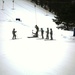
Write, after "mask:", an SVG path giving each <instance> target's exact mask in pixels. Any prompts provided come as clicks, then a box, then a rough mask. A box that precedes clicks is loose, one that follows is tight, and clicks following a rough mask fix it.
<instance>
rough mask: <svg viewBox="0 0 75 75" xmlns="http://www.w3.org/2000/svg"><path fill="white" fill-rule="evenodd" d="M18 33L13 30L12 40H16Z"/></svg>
mask: <svg viewBox="0 0 75 75" xmlns="http://www.w3.org/2000/svg"><path fill="white" fill-rule="evenodd" d="M16 32H17V31H15V28H13V31H12V34H13V37H12V39H16Z"/></svg>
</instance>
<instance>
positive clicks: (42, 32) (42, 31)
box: [41, 28, 44, 39]
mask: <svg viewBox="0 0 75 75" xmlns="http://www.w3.org/2000/svg"><path fill="white" fill-rule="evenodd" d="M41 36H42V39H43V38H44V30H43V28H41Z"/></svg>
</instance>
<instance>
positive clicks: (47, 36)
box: [46, 28, 49, 39]
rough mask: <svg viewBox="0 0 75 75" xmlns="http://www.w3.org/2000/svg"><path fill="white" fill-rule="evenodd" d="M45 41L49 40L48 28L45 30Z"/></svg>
mask: <svg viewBox="0 0 75 75" xmlns="http://www.w3.org/2000/svg"><path fill="white" fill-rule="evenodd" d="M46 39H49V28H47V31H46Z"/></svg>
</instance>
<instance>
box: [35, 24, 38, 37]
mask: <svg viewBox="0 0 75 75" xmlns="http://www.w3.org/2000/svg"><path fill="white" fill-rule="evenodd" d="M35 28H36V33H35V36H36V37H38V32H39V27H38V26H37V25H35Z"/></svg>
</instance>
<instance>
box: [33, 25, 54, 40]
mask: <svg viewBox="0 0 75 75" xmlns="http://www.w3.org/2000/svg"><path fill="white" fill-rule="evenodd" d="M35 28H36V33H33V30H32V34H34V35H33V37H38V32H39V31H41V37H42V39H44V32H46V39H49V34H50V39H51V40H53V30H52V28H50V32H49V28H47V31H44V30H43V28H41V30H39V27H38V26H37V25H35Z"/></svg>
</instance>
